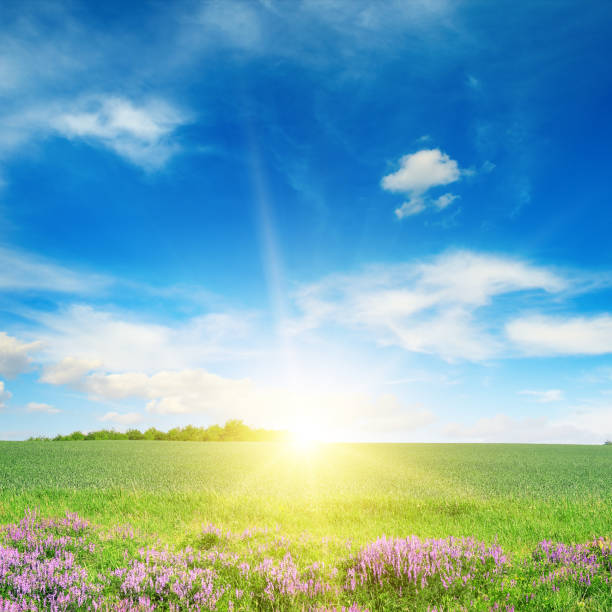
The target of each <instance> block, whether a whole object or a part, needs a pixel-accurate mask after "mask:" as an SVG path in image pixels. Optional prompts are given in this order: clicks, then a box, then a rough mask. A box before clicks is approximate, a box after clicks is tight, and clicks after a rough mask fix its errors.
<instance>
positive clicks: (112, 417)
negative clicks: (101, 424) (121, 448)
mask: <svg viewBox="0 0 612 612" xmlns="http://www.w3.org/2000/svg"><path fill="white" fill-rule="evenodd" d="M99 420H100V421H110V422H111V423H118V424H119V425H135V424H136V423H140V422H141V421H142V414H140V413H138V412H107V413H106V414H104V415H102V416H101V417H100V419H99Z"/></svg>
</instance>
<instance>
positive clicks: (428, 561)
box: [0, 513, 612, 612]
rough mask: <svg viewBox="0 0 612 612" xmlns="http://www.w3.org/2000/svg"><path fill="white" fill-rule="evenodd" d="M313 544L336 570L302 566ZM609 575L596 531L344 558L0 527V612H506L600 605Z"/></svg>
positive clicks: (199, 540) (226, 540)
mask: <svg viewBox="0 0 612 612" xmlns="http://www.w3.org/2000/svg"><path fill="white" fill-rule="evenodd" d="M322 547H325V552H326V553H327V556H328V557H329V556H330V553H331V557H332V558H335V559H336V560H337V562H338V564H339V565H338V567H336V566H334V565H326V563H324V562H323V561H321V560H319V561H314V562H313V558H317V553H321V550H322ZM334 547H335V548H334ZM319 558H320V557H319ZM611 572H612V542H611V541H610V540H609V539H603V538H600V539H597V540H593V541H591V542H589V543H586V544H572V545H567V544H563V543H560V542H552V541H548V540H545V541H542V542H540V543H539V544H538V546H537V548H536V550H535V551H534V552H533V554H532V555H531V556H529V557H526V558H516V559H511V558H509V557H508V556H507V555H506V554H504V552H503V550H502V549H501V547H500V546H498V545H497V543H494V544H491V545H487V544H485V543H483V542H480V541H477V540H475V539H474V538H467V537H464V538H453V537H449V538H445V539H420V538H418V537H416V536H411V537H409V538H386V537H383V538H379V539H377V540H375V541H373V542H371V543H369V544H367V545H366V546H364V547H363V548H361V549H360V550H359V551H358V552H357V553H356V554H352V553H351V548H350V547H348V548H347V545H346V542H343V541H341V540H335V539H334V538H325V539H324V540H322V541H320V542H319V541H317V540H315V539H312V538H309V536H307V535H306V534H302V536H300V537H299V538H298V539H296V540H292V539H291V538H287V537H285V536H283V535H281V534H280V533H279V529H278V528H277V529H275V530H274V529H273V530H269V529H266V528H264V529H261V528H257V527H250V528H248V529H246V530H243V531H237V532H235V533H232V532H230V531H226V530H223V529H221V528H220V527H217V526H215V525H207V526H205V527H204V528H203V529H202V531H201V533H200V534H199V536H198V537H196V539H195V544H194V545H193V546H188V547H185V548H182V549H171V548H169V547H165V548H161V547H159V546H140V547H139V543H138V541H137V535H136V531H135V530H134V529H132V528H131V527H130V526H120V527H117V528H112V529H110V530H103V529H101V528H98V527H94V526H92V525H90V524H89V523H88V522H87V521H85V520H83V519H81V518H80V517H78V516H77V515H74V514H67V515H66V516H65V517H62V518H56V519H47V518H41V517H39V516H37V515H36V514H35V513H27V514H26V516H25V517H24V518H23V519H22V520H21V521H20V522H18V523H16V524H11V525H6V526H4V527H0V612H25V611H34V610H54V611H57V612H60V611H63V610H77V609H79V610H81V609H83V610H105V611H106V610H108V611H117V612H128V611H129V612H136V611H139V612H146V611H150V610H170V611H176V612H178V611H179V610H229V611H238V610H253V609H258V610H302V611H312V612H332V611H333V612H365V611H366V610H367V609H368V608H370V607H375V608H376V609H378V608H380V607H381V606H382V607H383V608H385V606H388V607H389V608H392V609H405V608H409V609H416V610H431V611H432V612H433V611H436V610H449V609H452V610H455V609H456V610H468V609H470V610H471V609H476V610H487V611H488V610H504V611H506V612H511V611H513V610H515V609H523V608H525V607H528V608H531V609H542V608H555V607H557V608H558V607H559V605H562V604H558V602H557V603H555V599H554V598H555V597H562V596H563V597H565V599H563V601H565V602H567V601H572V602H573V604H575V607H585V606H586V607H587V608H589V607H591V608H592V609H610V608H611V607H612V599H611V597H610V592H611V591H610V586H611V585H612V575H611ZM562 589H565V593H564V594H561V593H559V591H560V590H562ZM568 589H569V590H568ZM568 593H569V595H568ZM568 597H570V599H568ZM572 597H573V599H571V598H572ZM559 601H561V599H560V600H559Z"/></svg>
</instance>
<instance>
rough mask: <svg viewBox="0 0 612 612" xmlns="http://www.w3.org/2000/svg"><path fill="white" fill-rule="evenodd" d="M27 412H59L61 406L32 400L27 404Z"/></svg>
mask: <svg viewBox="0 0 612 612" xmlns="http://www.w3.org/2000/svg"><path fill="white" fill-rule="evenodd" d="M26 411H27V412H45V413H47V414H58V413H59V412H61V410H60V409H59V408H55V407H54V406H51V405H49V404H41V403H39V402H30V403H28V404H26Z"/></svg>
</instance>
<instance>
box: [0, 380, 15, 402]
mask: <svg viewBox="0 0 612 612" xmlns="http://www.w3.org/2000/svg"><path fill="white" fill-rule="evenodd" d="M11 397H13V394H12V393H11V392H10V391H7V390H6V387H5V386H4V383H3V382H2V381H1V380H0V409H1V408H6V402H8V401H9V400H10V399H11Z"/></svg>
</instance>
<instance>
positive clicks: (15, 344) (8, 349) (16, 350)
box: [0, 332, 41, 378]
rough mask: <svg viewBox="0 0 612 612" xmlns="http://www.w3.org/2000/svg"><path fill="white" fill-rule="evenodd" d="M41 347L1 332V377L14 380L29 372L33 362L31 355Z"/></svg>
mask: <svg viewBox="0 0 612 612" xmlns="http://www.w3.org/2000/svg"><path fill="white" fill-rule="evenodd" d="M40 346H41V345H40V342H30V343H26V342H21V341H20V340H17V338H13V337H12V336H9V335H8V334H6V332H0V376H5V377H6V378H13V377H14V376H17V375H18V374H21V373H22V372H25V371H27V370H28V369H29V367H30V364H31V362H32V359H31V357H30V355H29V353H31V352H33V351H36V350H38V349H39V348H40Z"/></svg>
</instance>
